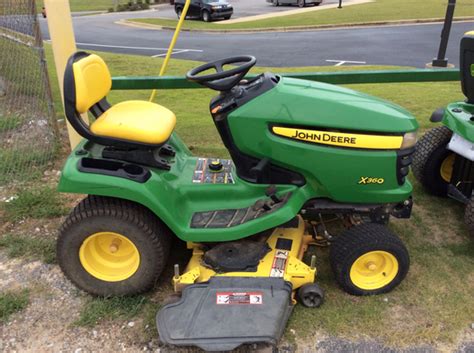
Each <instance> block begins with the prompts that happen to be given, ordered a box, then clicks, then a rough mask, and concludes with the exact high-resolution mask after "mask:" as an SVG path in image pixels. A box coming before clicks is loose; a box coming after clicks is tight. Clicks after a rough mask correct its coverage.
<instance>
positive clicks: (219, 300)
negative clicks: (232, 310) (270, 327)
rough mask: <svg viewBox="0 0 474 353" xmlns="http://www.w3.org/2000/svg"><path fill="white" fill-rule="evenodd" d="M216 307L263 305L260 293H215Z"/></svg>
mask: <svg viewBox="0 0 474 353" xmlns="http://www.w3.org/2000/svg"><path fill="white" fill-rule="evenodd" d="M216 304H217V305H234V304H237V305H258V304H263V293H262V292H217V293H216Z"/></svg>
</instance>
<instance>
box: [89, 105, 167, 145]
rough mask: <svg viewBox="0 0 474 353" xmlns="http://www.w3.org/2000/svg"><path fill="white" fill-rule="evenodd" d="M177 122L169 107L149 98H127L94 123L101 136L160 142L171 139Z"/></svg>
mask: <svg viewBox="0 0 474 353" xmlns="http://www.w3.org/2000/svg"><path fill="white" fill-rule="evenodd" d="M175 125H176V117H175V115H174V113H173V112H172V111H170V110H169V109H167V108H165V107H163V106H161V105H158V104H155V103H151V102H146V101H125V102H121V103H118V104H116V105H113V106H112V107H110V108H109V109H108V110H106V111H105V112H104V113H103V114H102V115H100V116H99V117H98V118H97V120H96V121H95V122H94V123H92V125H91V127H90V129H91V131H92V132H93V133H94V134H95V135H98V136H104V137H110V138H116V139H121V140H127V141H134V142H139V143H145V144H151V145H161V144H163V143H165V142H166V141H168V139H169V138H170V136H171V133H172V132H173V129H174V127H175Z"/></svg>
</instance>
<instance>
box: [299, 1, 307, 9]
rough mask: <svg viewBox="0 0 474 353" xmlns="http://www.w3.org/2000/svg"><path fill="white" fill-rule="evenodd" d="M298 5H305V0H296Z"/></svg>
mask: <svg viewBox="0 0 474 353" xmlns="http://www.w3.org/2000/svg"><path fill="white" fill-rule="evenodd" d="M298 6H299V7H300V8H303V7H305V6H306V1H305V0H298Z"/></svg>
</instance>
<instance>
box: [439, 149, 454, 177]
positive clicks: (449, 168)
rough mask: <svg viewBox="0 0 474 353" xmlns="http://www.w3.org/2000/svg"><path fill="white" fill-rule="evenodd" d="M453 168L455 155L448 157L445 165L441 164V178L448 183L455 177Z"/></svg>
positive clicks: (444, 162)
mask: <svg viewBox="0 0 474 353" xmlns="http://www.w3.org/2000/svg"><path fill="white" fill-rule="evenodd" d="M453 166H454V154H450V155H449V156H447V157H446V158H445V159H444V161H443V163H441V168H440V170H439V172H440V174H441V178H443V180H444V181H445V182H447V183H449V182H450V181H451V177H452V176H453Z"/></svg>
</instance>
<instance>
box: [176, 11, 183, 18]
mask: <svg viewBox="0 0 474 353" xmlns="http://www.w3.org/2000/svg"><path fill="white" fill-rule="evenodd" d="M182 14H183V9H177V10H176V16H178V20H179V19H180V18H181V15H182Z"/></svg>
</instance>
